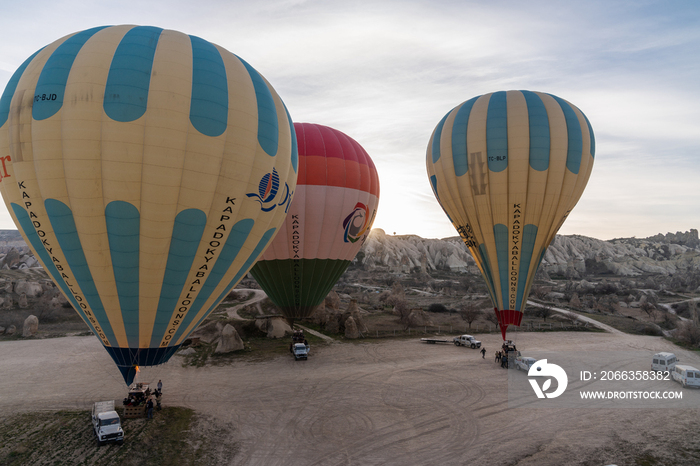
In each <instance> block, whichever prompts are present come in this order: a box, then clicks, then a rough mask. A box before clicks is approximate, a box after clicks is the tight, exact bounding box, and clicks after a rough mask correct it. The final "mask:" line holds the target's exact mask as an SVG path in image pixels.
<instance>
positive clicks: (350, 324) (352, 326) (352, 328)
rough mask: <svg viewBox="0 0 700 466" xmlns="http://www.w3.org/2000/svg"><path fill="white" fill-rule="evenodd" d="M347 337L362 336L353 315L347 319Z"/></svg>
mask: <svg viewBox="0 0 700 466" xmlns="http://www.w3.org/2000/svg"><path fill="white" fill-rule="evenodd" d="M345 338H352V339H355V338H360V332H359V331H358V330H357V324H356V323H355V319H353V318H352V316H350V317H348V318H347V319H345Z"/></svg>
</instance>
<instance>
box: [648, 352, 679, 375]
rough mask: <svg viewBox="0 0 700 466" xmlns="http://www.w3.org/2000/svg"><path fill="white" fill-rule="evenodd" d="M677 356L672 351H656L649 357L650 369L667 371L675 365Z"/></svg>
mask: <svg viewBox="0 0 700 466" xmlns="http://www.w3.org/2000/svg"><path fill="white" fill-rule="evenodd" d="M677 362H678V358H677V357H676V355H675V354H673V353H656V354H655V355H654V357H653V358H652V359H651V370H652V371H662V372H668V371H672V370H673V368H674V367H676V363H677Z"/></svg>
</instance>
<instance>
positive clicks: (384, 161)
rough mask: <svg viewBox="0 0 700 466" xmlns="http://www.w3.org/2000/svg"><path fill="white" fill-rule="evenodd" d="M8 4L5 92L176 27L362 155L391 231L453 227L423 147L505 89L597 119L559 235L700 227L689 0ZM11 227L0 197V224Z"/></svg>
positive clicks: (694, 9) (695, 47) (699, 30)
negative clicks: (56, 56) (62, 42)
mask: <svg viewBox="0 0 700 466" xmlns="http://www.w3.org/2000/svg"><path fill="white" fill-rule="evenodd" d="M4 3H5V4H4V5H3V14H2V16H1V17H0V89H4V88H5V85H6V84H7V81H8V80H9V79H10V77H11V76H12V73H13V72H14V71H15V70H16V69H17V67H19V65H20V64H21V63H22V62H23V61H24V60H25V59H26V58H27V57H29V56H30V55H31V54H32V53H34V52H35V51H36V50H38V49H39V48H41V47H43V46H45V45H47V44H49V43H51V42H53V41H55V40H57V39H59V38H61V37H63V36H65V35H67V34H71V33H73V32H77V31H81V30H84V29H88V28H91V27H94V26H101V25H112V24H137V25H149V26H158V27H162V28H166V29H174V30H177V31H181V32H184V33H186V34H192V35H196V36H199V37H201V38H203V39H206V40H208V41H210V42H213V43H216V44H218V45H220V46H222V47H224V48H226V49H228V50H229V51H231V52H233V53H235V54H236V55H238V56H240V57H241V58H243V59H245V60H246V61H247V62H248V63H250V64H251V65H252V66H253V67H255V68H256V69H257V70H258V71H259V72H260V73H261V74H262V75H263V76H265V78H266V79H267V80H268V81H269V82H270V83H271V84H272V86H273V87H274V88H275V89H276V91H277V92H278V94H279V95H280V96H281V98H282V100H283V101H284V102H285V104H286V106H287V108H288V109H289V112H290V114H291V116H292V119H293V120H294V121H297V122H308V123H317V124H322V125H326V126H330V127H333V128H335V129H338V130H340V131H342V132H344V133H346V134H347V135H348V136H350V137H352V138H353V139H355V140H356V141H357V142H359V143H360V144H361V145H362V146H363V147H364V148H365V150H366V151H367V152H368V153H369V155H370V157H371V158H372V160H373V161H374V163H375V165H376V166H377V170H378V173H379V178H380V185H381V195H380V203H379V208H378V212H377V217H376V220H375V222H374V228H381V229H383V230H385V231H386V232H387V233H388V234H399V235H403V234H416V235H419V236H422V237H424V238H444V237H449V236H456V234H457V233H456V231H455V230H454V228H453V227H452V225H451V224H450V222H449V221H448V219H447V217H446V215H445V214H444V213H443V211H442V209H441V208H440V206H439V204H438V203H437V201H436V200H435V197H434V196H433V193H432V190H431V188H430V184H429V182H428V177H427V174H426V168H425V154H426V148H427V144H428V141H429V139H430V136H431V134H432V132H433V130H434V128H435V126H436V125H437V124H438V122H439V121H440V119H441V118H442V117H443V116H444V115H445V114H446V113H447V112H449V111H450V110H451V109H452V108H454V107H455V106H457V105H459V104H460V103H462V102H464V101H466V100H468V99H470V98H472V97H475V96H478V95H482V94H486V93H489V92H494V91H500V90H511V89H519V90H531V91H541V92H547V93H551V94H554V95H557V96H559V97H561V98H563V99H566V100H568V101H569V102H571V103H573V104H574V105H576V106H577V107H578V108H579V109H581V110H582V111H583V112H584V113H585V114H586V116H587V117H588V119H589V120H590V122H591V125H592V127H593V130H594V133H595V137H596V154H595V164H594V167H593V173H592V175H591V178H590V180H589V182H588V186H587V188H586V190H585V192H584V194H583V196H582V197H581V199H580V201H579V203H578V205H577V206H576V208H575V209H574V210H573V212H572V213H571V215H570V216H569V217H568V219H567V220H566V223H565V224H564V226H563V227H562V228H561V230H560V231H559V233H560V234H565V235H572V234H577V235H584V236H590V237H594V238H598V239H612V238H620V237H632V236H636V237H638V238H643V237H647V236H651V235H655V234H657V233H667V232H674V233H675V232H677V231H688V230H689V229H691V228H695V229H699V228H700V204H699V202H698V201H699V199H700V7H699V5H698V3H697V2H696V1H695V0H687V1H674V0H669V1H644V0H629V1H627V0H617V1H610V0H603V1H586V0H582V1H567V0H559V1H554V0H552V1H538V0H530V1H528V2H522V1H503V0H491V1H489V2H478V1H470V0H454V1H446V0H354V1H337V0H310V1H306V0H269V1H268V0H256V1H255V2H253V1H248V0H246V1H239V0H213V1H208V0H199V1H182V0H168V1H148V0H138V1H131V0H126V1H119V2H114V1H107V0H93V1H90V2H85V1H83V0H51V1H33V0H24V1H22V2H4ZM14 228H15V226H14V224H13V223H12V219H11V217H10V215H9V214H8V213H7V210H6V209H5V207H4V205H2V206H1V207H0V229H14Z"/></svg>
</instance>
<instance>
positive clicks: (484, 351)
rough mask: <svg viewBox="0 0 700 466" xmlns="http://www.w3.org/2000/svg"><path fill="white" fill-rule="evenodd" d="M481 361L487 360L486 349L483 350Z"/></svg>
mask: <svg viewBox="0 0 700 466" xmlns="http://www.w3.org/2000/svg"><path fill="white" fill-rule="evenodd" d="M481 359H486V347H483V348H481Z"/></svg>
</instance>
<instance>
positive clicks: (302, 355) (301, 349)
mask: <svg viewBox="0 0 700 466" xmlns="http://www.w3.org/2000/svg"><path fill="white" fill-rule="evenodd" d="M310 349H311V348H310V347H309V342H308V341H306V338H305V337H304V331H303V330H301V329H295V330H294V333H293V334H292V342H291V343H290V344H289V351H290V352H291V353H292V354H293V355H294V360H295V361H298V360H299V359H307V358H308V357H309V350H310Z"/></svg>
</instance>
